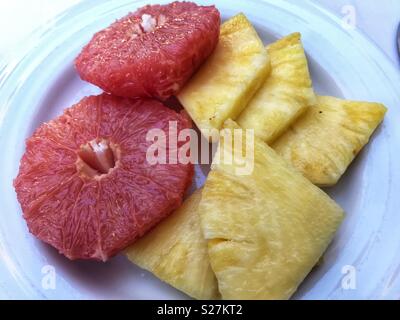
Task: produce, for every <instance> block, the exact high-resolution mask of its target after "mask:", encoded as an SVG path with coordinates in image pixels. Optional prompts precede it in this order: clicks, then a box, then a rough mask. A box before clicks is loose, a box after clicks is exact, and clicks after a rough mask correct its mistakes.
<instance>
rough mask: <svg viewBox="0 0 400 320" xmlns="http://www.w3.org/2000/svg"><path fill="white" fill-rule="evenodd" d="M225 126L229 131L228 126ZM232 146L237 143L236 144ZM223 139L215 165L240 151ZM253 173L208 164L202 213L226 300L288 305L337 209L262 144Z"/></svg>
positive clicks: (335, 222) (323, 244) (333, 225)
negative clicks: (273, 301)
mask: <svg viewBox="0 0 400 320" xmlns="http://www.w3.org/2000/svg"><path fill="white" fill-rule="evenodd" d="M228 127H230V128H232V127H234V124H232V122H231V121H229V123H228ZM235 139H236V138H235ZM225 140H226V138H224V137H223V136H222V137H221V139H220V145H219V149H218V151H217V153H216V156H215V158H214V159H220V157H221V154H224V155H226V154H229V153H234V152H239V153H240V152H241V151H242V149H241V148H239V147H240V145H239V146H235V148H234V149H233V150H232V148H230V147H229V143H227V145H224V143H225V142H224V141H225ZM253 151H254V159H252V157H251V154H249V155H248V156H246V157H245V158H246V159H248V161H253V160H254V170H253V171H252V173H251V174H249V175H237V174H235V172H236V169H237V168H238V167H242V166H243V163H241V164H240V165H239V164H236V163H237V162H236V161H231V162H232V164H229V163H224V162H222V161H220V163H219V164H218V163H215V162H214V163H213V165H212V170H211V172H210V173H209V176H208V178H207V181H206V183H205V186H204V188H203V191H202V199H201V202H200V207H199V212H200V218H201V224H202V229H203V234H204V236H205V238H206V239H207V240H208V253H209V257H210V262H211V266H212V268H213V270H214V272H215V275H216V277H217V280H218V286H219V291H220V293H221V295H222V298H223V299H286V298H289V297H290V296H291V295H292V294H293V293H294V292H295V290H296V288H297V287H298V285H299V284H300V283H301V282H302V281H303V279H304V278H305V277H306V275H307V274H308V273H309V272H310V270H311V269H312V268H313V266H314V265H315V264H316V263H317V262H318V260H319V258H320V257H321V255H322V254H323V252H324V251H325V249H326V248H327V246H328V244H329V243H330V241H331V240H332V238H333V236H334V233H335V231H336V229H337V228H338V226H339V224H340V222H341V220H342V218H343V211H342V209H341V208H340V207H339V206H338V205H337V204H336V203H335V202H334V201H333V200H331V199H330V198H329V197H328V196H327V195H326V194H325V193H324V192H323V191H321V190H320V189H319V188H317V187H316V186H314V185H313V184H311V182H309V181H308V180H307V179H306V178H304V177H303V176H302V175H301V174H300V173H298V172H297V171H296V170H295V169H294V168H292V167H291V166H290V165H288V164H287V163H286V162H285V161H284V160H283V159H281V158H280V157H279V156H278V155H277V154H276V153H275V151H274V150H273V149H271V148H270V147H268V145H267V144H265V143H264V142H262V141H261V140H260V139H257V138H256V139H255V143H254V150H253Z"/></svg>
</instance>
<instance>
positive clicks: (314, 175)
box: [272, 97, 386, 186]
mask: <svg viewBox="0 0 400 320" xmlns="http://www.w3.org/2000/svg"><path fill="white" fill-rule="evenodd" d="M385 112H386V108H385V106H384V105H382V104H379V103H369V102H356V101H347V100H341V99H336V98H333V97H318V98H317V105H316V106H313V107H311V108H310V109H309V110H308V111H307V112H306V114H305V115H304V116H302V117H301V118H300V119H299V120H298V121H297V122H296V123H295V124H293V126H292V127H291V128H290V130H288V131H287V132H286V133H285V134H284V135H282V136H281V137H280V138H279V139H278V140H277V141H276V142H275V143H274V144H272V147H273V148H274V149H275V150H276V151H277V153H278V154H279V155H281V156H282V157H283V158H284V159H286V160H287V161H289V162H290V163H292V164H293V165H294V166H295V167H296V168H297V169H298V170H299V171H301V172H302V173H303V174H304V176H305V177H307V178H308V179H309V180H310V181H311V182H312V183H314V184H316V185H318V186H332V185H334V184H336V183H337V181H338V180H339V179H340V177H341V176H342V175H343V173H344V172H345V171H346V169H347V167H348V166H349V164H350V163H351V162H352V161H353V159H354V158H355V156H356V155H357V154H358V152H359V151H360V150H361V149H362V148H363V147H364V146H365V145H366V144H367V143H368V141H369V138H370V136H371V135H372V133H373V132H374V130H375V129H376V128H377V126H378V125H379V124H380V123H381V122H382V120H383V117H384V115H385Z"/></svg>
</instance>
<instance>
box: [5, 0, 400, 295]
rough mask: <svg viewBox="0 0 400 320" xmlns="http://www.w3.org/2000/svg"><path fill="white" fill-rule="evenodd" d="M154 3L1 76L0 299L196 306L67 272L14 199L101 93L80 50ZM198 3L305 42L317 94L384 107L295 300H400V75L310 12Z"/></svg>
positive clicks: (55, 45)
mask: <svg viewBox="0 0 400 320" xmlns="http://www.w3.org/2000/svg"><path fill="white" fill-rule="evenodd" d="M149 2H151V1H148V0H146V1H136V2H135V1H132V0H114V1H85V2H83V3H82V4H79V5H77V6H75V7H73V8H72V9H70V10H69V11H68V12H65V13H64V14H62V15H61V16H59V17H58V18H57V19H56V20H55V21H53V22H52V24H51V28H49V29H48V30H47V31H46V32H36V33H34V34H33V35H32V36H33V37H36V38H37V45H36V46H35V47H31V48H28V50H27V51H26V52H21V56H20V57H16V58H15V60H13V61H11V62H10V63H9V64H8V65H7V66H6V67H5V68H3V69H2V70H0V150H1V151H2V156H1V157H0V168H1V171H0V181H1V184H0V197H1V198H0V200H1V201H0V203H1V207H0V258H1V259H0V297H2V298H71V299H82V298H83V299H91V298H101V299H104V298H111V299H131V298H133V299H162V298H165V299H175V298H178V299H179V298H181V299H184V298H187V297H186V296H185V295H183V294H181V293H179V292H178V291H176V290H175V289H173V288H171V287H169V286H168V285H166V284H163V283H162V282H160V281H159V280H157V279H156V278H154V277H153V276H152V275H150V274H149V273H147V272H144V271H142V270H140V269H139V268H137V267H136V266H134V265H132V264H130V263H129V262H128V261H127V260H126V259H125V257H123V256H119V257H116V258H114V259H113V260H111V261H110V262H109V263H106V264H101V263H95V262H70V261H68V260H67V259H65V258H64V257H62V256H60V255H59V254H58V253H57V252H56V251H55V250H54V249H52V248H50V247H48V246H47V245H44V244H42V243H41V242H39V241H37V240H35V239H34V238H33V236H31V235H30V234H29V233H28V231H27V227H26V225H25V222H24V220H23V219H22V217H21V210H20V207H19V204H18V202H17V200H16V196H15V192H14V190H13V188H12V180H13V178H14V177H15V176H16V174H17V172H18V164H19V160H20V157H21V155H22V153H23V151H24V139H25V138H26V137H28V136H29V135H30V134H31V133H32V132H33V130H34V129H35V128H36V127H37V126H38V125H39V124H40V123H42V122H44V121H47V120H49V119H51V118H53V117H54V116H56V115H58V114H60V113H61V111H62V109H63V108H64V107H68V106H70V105H71V104H72V103H73V102H76V101H78V100H80V99H81V98H82V97H83V96H85V95H89V94H92V93H97V92H99V91H98V89H96V88H94V87H93V86H91V85H89V84H87V83H84V82H82V81H81V80H80V79H79V77H78V76H77V74H76V72H75V71H74V68H73V59H74V57H75V56H76V55H77V54H78V52H79V50H80V48H81V47H82V45H84V44H85V43H86V42H87V41H88V40H89V39H90V37H91V36H92V34H93V33H94V32H95V31H97V30H99V29H101V28H103V27H105V26H107V25H108V24H109V23H111V22H112V21H113V20H114V19H115V18H117V17H121V16H123V15H125V14H126V13H127V12H128V11H133V10H134V9H135V8H136V7H138V6H142V5H144V4H147V3H149ZM156 2H159V3H160V2H162V3H165V2H167V1H158V0H157V1H156ZM198 2H199V3H209V4H211V3H215V4H216V5H217V7H218V9H219V10H220V11H221V13H222V16H223V18H224V19H226V18H228V17H230V16H232V15H234V14H236V13H238V12H239V11H242V12H244V13H245V14H246V15H247V16H248V17H249V18H250V20H251V21H252V22H253V23H254V25H255V26H256V28H257V30H258V31H259V33H260V35H261V36H262V38H263V40H264V41H265V43H268V42H271V41H272V40H274V39H276V38H278V37H280V36H284V35H286V34H288V33H291V32H294V31H300V32H301V33H302V34H303V40H304V45H305V48H306V51H307V54H308V57H309V59H310V66H311V70H312V75H313V79H314V82H315V88H316V90H317V92H318V93H321V94H331V95H336V96H340V97H346V98H351V99H361V100H370V101H379V102H383V103H385V104H386V105H387V107H388V108H389V112H388V114H387V116H386V119H385V121H384V124H383V125H382V126H381V127H380V128H379V129H378V131H377V133H376V134H375V136H374V138H373V139H372V141H371V143H370V144H369V145H368V146H367V147H366V148H365V149H364V151H363V152H362V153H361V154H360V155H359V157H358V158H357V160H356V161H355V162H354V163H353V164H352V166H351V168H350V169H349V170H348V172H347V173H346V175H345V176H344V177H343V179H342V180H341V182H340V183H339V184H338V185H337V186H336V187H335V188H333V189H331V190H329V193H330V194H331V195H332V196H333V197H334V198H335V199H336V200H337V201H338V202H339V203H340V204H341V205H342V206H343V208H344V209H345V210H346V212H347V217H346V220H345V221H344V223H343V225H342V227H341V229H340V231H339V233H338V234H337V237H336V240H335V241H334V243H333V245H332V246H331V247H330V248H329V250H328V252H327V254H326V257H325V262H324V263H323V265H322V266H320V267H319V268H317V269H316V270H315V271H313V272H312V273H311V275H310V276H309V277H308V278H307V279H306V281H305V282H304V284H303V285H302V286H301V288H300V290H299V292H298V293H297V294H296V296H295V298H303V299H354V298H393V299H394V298H399V297H400V232H399V226H400V212H399V208H400V196H399V194H398V193H399V191H400V188H399V187H400V179H399V176H400V170H399V164H400V127H399V125H398V123H399V119H400V114H399V109H398V108H399V107H400V76H399V72H398V70H396V69H395V68H394V66H393V65H392V64H391V63H390V62H389V60H388V59H387V58H386V56H385V55H384V54H383V53H382V52H380V51H379V50H378V49H377V48H376V47H375V46H374V45H373V44H372V43H371V42H370V41H369V40H368V39H367V38H366V37H364V36H363V35H362V34H360V32H358V31H354V30H347V29H344V28H342V26H341V21H340V20H339V19H338V18H336V17H335V16H333V15H332V14H330V13H328V12H326V11H324V10H323V9H321V8H319V7H317V6H316V5H314V4H312V3H311V2H308V1H301V4H298V2H299V1H279V0H276V1H274V0H266V1H257V2H256V1H248V0H247V1H232V0H214V1H198ZM49 27H50V26H49ZM334 138H335V137H332V139H334ZM48 265H50V266H53V267H54V268H55V272H56V283H55V284H56V286H55V289H51V288H50V289H48V288H47V287H46V286H44V287H43V286H42V280H43V276H44V274H42V271H46V268H45V269H43V267H44V266H48ZM345 266H353V267H354V268H355V270H356V288H355V289H354V290H346V289H345V288H343V286H342V279H343V277H344V275H343V274H342V271H343V268H344V267H345ZM46 288H47V289H46Z"/></svg>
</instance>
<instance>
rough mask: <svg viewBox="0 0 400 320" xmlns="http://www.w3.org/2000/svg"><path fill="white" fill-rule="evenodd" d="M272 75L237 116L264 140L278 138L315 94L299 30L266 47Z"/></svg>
mask: <svg viewBox="0 0 400 320" xmlns="http://www.w3.org/2000/svg"><path fill="white" fill-rule="evenodd" d="M267 50H268V53H269V55H270V58H271V75H270V76H269V78H267V80H266V81H265V83H264V84H263V85H262V86H261V88H260V90H258V92H257V93H256V94H255V96H254V97H253V99H252V100H251V101H250V103H249V105H248V106H247V108H246V109H245V110H244V111H243V112H242V114H241V115H240V116H239V118H238V119H237V123H238V124H239V125H240V126H241V127H242V128H249V129H254V130H255V133H256V135H257V136H259V137H260V138H261V139H262V140H263V141H265V142H266V143H271V142H272V141H274V140H275V139H276V138H277V137H279V136H280V135H281V134H282V133H283V132H284V131H285V130H286V129H287V128H288V127H289V126H290V124H291V123H293V122H294V121H295V120H296V119H297V118H298V117H299V116H300V115H301V114H302V113H303V112H304V111H306V110H307V108H308V107H309V106H310V105H313V104H315V102H316V99H315V94H314V90H313V88H312V81H311V78H310V73H309V71H308V65H307V59H306V55H305V53H304V49H303V46H302V43H301V35H300V33H293V34H291V35H289V36H287V37H285V38H283V39H281V40H279V41H277V42H275V43H273V44H271V45H269V46H268V47H267Z"/></svg>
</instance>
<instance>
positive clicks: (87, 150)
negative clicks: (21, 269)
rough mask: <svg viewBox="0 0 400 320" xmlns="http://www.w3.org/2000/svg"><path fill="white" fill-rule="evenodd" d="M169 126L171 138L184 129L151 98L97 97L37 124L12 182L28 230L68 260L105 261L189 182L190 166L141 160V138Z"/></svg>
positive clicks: (182, 121) (184, 122)
mask: <svg viewBox="0 0 400 320" xmlns="http://www.w3.org/2000/svg"><path fill="white" fill-rule="evenodd" d="M170 121H173V123H176V126H177V129H178V134H179V132H180V130H183V129H186V128H191V126H192V124H191V121H190V119H189V118H188V117H187V116H186V114H183V113H177V112H175V111H173V110H171V109H169V108H167V107H165V106H164V105H162V104H161V103H160V102H158V101H156V100H152V99H138V100H130V99H124V98H117V97H114V96H111V95H108V94H102V95H99V96H91V97H87V98H84V99H83V100H82V101H80V102H79V103H78V104H76V105H74V106H72V107H71V108H69V109H66V110H65V111H64V114H63V115H61V116H60V117H59V118H57V119H55V120H52V121H50V122H48V123H44V124H42V125H41V126H40V127H39V128H38V129H37V130H36V131H35V133H34V134H33V136H32V137H30V138H29V139H27V141H26V151H25V154H24V155H23V157H22V159H21V163H20V169H19V174H18V176H17V178H16V179H15V181H14V186H15V190H16V192H17V196H18V200H19V202H20V204H21V207H22V210H23V215H24V218H25V219H26V222H27V224H28V227H29V230H30V232H31V233H32V234H34V235H35V236H36V237H37V238H39V239H40V240H42V241H44V242H46V243H48V244H50V245H52V246H53V247H55V248H56V249H58V250H59V252H60V253H62V254H64V255H65V256H66V257H68V258H69V259H96V260H102V261H106V260H107V259H108V258H110V257H112V256H113V255H115V254H116V253H118V252H119V251H121V250H122V249H123V248H125V247H126V246H128V245H129V244H131V243H133V242H134V241H135V240H136V239H138V238H139V237H141V236H142V235H143V234H145V233H146V232H147V231H148V230H149V229H150V228H152V227H153V226H154V225H156V224H157V223H158V222H159V221H160V220H162V219H163V218H164V217H166V216H168V215H169V214H170V213H171V212H172V211H173V210H174V209H176V208H178V207H179V206H180V204H181V202H182V199H183V196H184V194H185V191H186V189H187V188H188V186H189V185H190V184H191V179H192V176H193V167H192V165H191V164H179V163H177V164H169V163H166V164H163V163H161V164H160V163H156V164H154V163H150V162H149V161H148V160H147V157H146V154H147V150H148V148H149V147H150V145H151V144H152V143H153V142H152V141H148V139H147V138H146V136H147V133H148V132H149V130H151V129H161V130H162V131H163V132H165V133H166V137H167V140H168V139H169V138H170V137H169V136H168V132H169V131H168V129H169V122H170ZM181 144H182V143H178V145H177V147H178V148H179V147H180V146H181ZM168 152H169V145H168V144H167V145H166V154H167V155H168ZM167 160H168V159H167Z"/></svg>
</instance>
